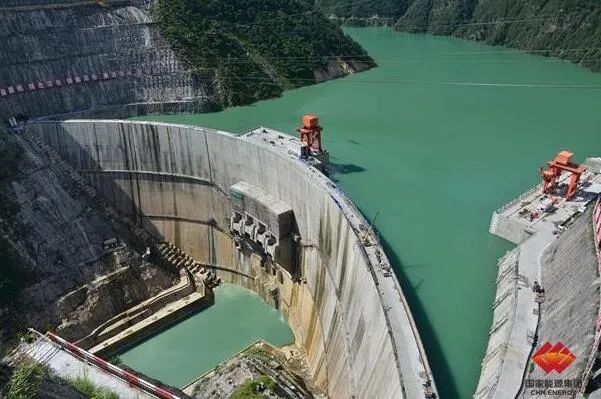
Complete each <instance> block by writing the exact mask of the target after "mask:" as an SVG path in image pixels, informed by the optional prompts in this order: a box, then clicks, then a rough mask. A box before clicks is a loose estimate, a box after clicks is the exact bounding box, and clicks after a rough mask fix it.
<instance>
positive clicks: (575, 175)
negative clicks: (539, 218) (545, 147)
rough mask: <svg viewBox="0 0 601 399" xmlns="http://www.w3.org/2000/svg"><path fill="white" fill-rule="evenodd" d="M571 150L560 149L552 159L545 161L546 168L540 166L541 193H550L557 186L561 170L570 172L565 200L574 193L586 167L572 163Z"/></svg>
mask: <svg viewBox="0 0 601 399" xmlns="http://www.w3.org/2000/svg"><path fill="white" fill-rule="evenodd" d="M573 156H574V153H573V152H570V151H565V150H564V151H561V152H560V153H558V154H557V155H556V156H555V158H554V159H553V160H552V161H549V162H547V165H548V166H549V169H548V170H544V169H543V168H542V167H541V168H540V175H541V177H542V179H543V193H545V194H547V193H551V192H552V191H553V190H554V189H555V187H556V186H557V180H558V179H559V177H560V176H561V174H562V173H563V172H569V173H571V174H572V177H571V178H570V184H569V186H568V191H567V192H566V200H568V201H569V200H571V199H572V198H574V196H575V195H576V189H577V187H578V181H579V180H580V176H582V174H583V173H584V172H585V171H586V167H585V166H583V165H579V164H576V163H572V157H573Z"/></svg>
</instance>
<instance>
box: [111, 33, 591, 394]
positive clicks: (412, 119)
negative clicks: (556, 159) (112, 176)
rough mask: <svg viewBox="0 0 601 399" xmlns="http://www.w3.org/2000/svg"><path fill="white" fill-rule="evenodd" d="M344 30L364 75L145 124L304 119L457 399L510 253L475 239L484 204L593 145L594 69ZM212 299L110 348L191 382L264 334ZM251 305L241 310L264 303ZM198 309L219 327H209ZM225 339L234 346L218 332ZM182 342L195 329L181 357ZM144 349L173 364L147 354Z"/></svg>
mask: <svg viewBox="0 0 601 399" xmlns="http://www.w3.org/2000/svg"><path fill="white" fill-rule="evenodd" d="M347 32H348V33H349V34H350V35H351V36H352V37H353V38H355V39H356V40H357V41H358V42H360V43H361V44H362V45H363V46H364V47H365V48H366V49H367V51H368V52H369V54H370V55H371V56H372V57H373V58H374V59H375V61H376V62H377V63H378V65H379V67H378V68H374V69H372V70H370V71H367V72H363V73H359V74H355V75H352V76H349V77H347V78H344V79H339V80H335V81H330V82H326V83H323V84H319V85H315V86H311V87H305V88H301V89H297V90H292V91H289V92H286V93H285V94H284V95H283V96H282V97H281V98H278V99H274V100H268V101H262V102H259V103H256V104H253V105H250V106H246V107H238V108H231V109H228V110H226V111H224V112H220V113H214V114H202V115H178V116H175V115H174V116H160V117H157V116H153V117H149V118H148V119H152V120H159V121H169V122H176V123H184V124H196V125H201V126H207V127H213V128H219V129H223V130H229V131H233V132H239V133H241V132H245V131H248V130H250V129H251V128H254V127H256V126H258V125H263V126H268V127H271V128H274V129H277V130H281V131H284V132H288V133H290V134H295V129H296V128H297V127H298V126H299V124H300V118H301V116H302V115H303V114H306V113H315V114H317V115H319V117H320V122H321V125H322V126H323V127H324V133H323V135H324V144H325V147H326V148H327V149H328V150H329V151H330V154H331V160H332V164H333V167H332V177H333V178H334V179H335V180H336V182H337V183H338V184H339V185H340V186H341V187H342V188H343V189H344V190H345V191H346V192H347V193H348V194H349V196H350V197H351V198H352V199H353V200H354V201H355V202H356V203H357V204H358V205H359V207H360V208H361V210H362V211H363V212H364V213H365V215H366V216H367V217H368V218H370V219H371V218H373V217H374V216H375V215H376V213H378V214H379V216H378V218H377V220H376V222H375V225H376V229H377V230H378V232H379V233H380V235H381V237H382V238H383V240H384V241H385V243H386V246H387V248H386V249H387V252H388V255H389V256H390V258H391V260H392V261H393V262H394V267H395V271H396V273H397V275H398V277H399V280H400V282H401V284H402V285H403V289H404V291H405V294H406V295H407V297H408V299H409V301H410V305H411V309H412V312H413V315H414V317H415V319H416V322H417V324H418V327H419V329H420V333H421V336H422V339H423V340H424V344H425V346H426V351H427V353H428V356H429V360H430V363H431V365H432V368H433V370H434V374H435V378H436V382H437V385H438V388H439V391H440V394H441V397H443V398H469V397H471V396H472V394H473V392H474V389H475V386H476V383H477V380H478V376H479V372H480V362H481V360H482V357H483V353H484V350H485V347H486V343H487V339H488V331H489V328H490V327H491V325H490V324H491V317H492V302H493V297H494V295H495V284H494V281H495V276H496V261H497V259H498V258H499V257H501V256H502V255H503V254H504V252H505V251H507V250H508V249H510V248H511V246H510V244H509V243H507V242H504V241H503V240H501V239H499V238H496V237H493V236H492V235H490V234H489V233H488V225H489V222H490V216H491V213H492V211H493V210H494V209H495V208H498V207H499V206H501V205H502V204H504V203H505V202H506V201H508V200H510V199H512V198H514V197H515V196H517V195H518V194H519V193H521V192H523V191H525V190H527V189H528V188H529V187H530V186H532V185H534V184H535V183H537V181H538V179H539V177H538V168H539V167H540V166H541V165H543V164H544V163H545V162H546V161H547V160H550V159H551V158H552V157H553V156H554V155H555V154H556V153H557V152H558V151H559V150H562V149H569V150H571V151H573V152H575V153H576V157H577V159H576V161H581V160H582V159H583V158H584V157H586V156H592V155H598V154H600V153H601V112H599V105H600V104H601V75H599V74H593V73H591V72H589V71H587V70H585V69H582V68H580V67H577V66H574V65H571V64H570V63H568V62H564V61H560V60H555V59H548V58H543V57H538V56H533V55H528V54H524V53H521V52H516V51H515V50H507V49H503V48H498V47H489V46H484V45H481V44H477V43H471V42H466V41H462V40H457V39H452V38H444V37H432V36H425V35H410V34H403V33H398V32H394V31H393V30H391V29H382V28H353V29H347ZM226 289H227V288H226ZM220 295H221V294H220V293H218V294H217V302H218V303H217V305H216V306H215V307H213V308H212V309H209V310H207V311H205V312H202V313H199V314H197V315H196V316H194V317H192V318H190V319H188V320H186V321H185V322H184V323H180V324H178V325H177V326H176V327H174V328H171V329H169V330H167V331H166V332H165V333H163V334H161V335H159V336H156V337H155V338H153V339H151V340H148V341H146V342H145V343H144V344H142V345H140V346H138V347H136V348H133V349H132V350H130V351H129V352H127V353H125V354H124V355H123V356H122V358H123V360H124V361H125V363H127V364H129V365H130V366H132V367H136V365H137V364H141V365H142V366H145V367H140V370H141V371H143V372H147V373H149V374H151V375H153V376H154V377H156V378H159V379H164V380H165V382H171V383H173V384H175V385H180V384H182V383H185V382H187V381H188V380H189V379H192V378H194V377H195V375H192V374H193V373H191V375H190V376H185V378H184V377H183V375H184V373H187V372H188V371H189V370H190V368H191V367H192V366H193V367H194V368H197V369H198V370H199V373H200V372H202V370H206V369H207V368H210V367H212V366H214V365H215V364H216V362H217V361H218V360H219V359H221V358H225V357H227V356H229V355H232V354H234V353H235V352H237V351H238V350H240V349H242V347H244V346H245V345H247V344H248V343H250V342H251V341H252V339H249V337H248V334H251V335H252V336H253V337H255V338H259V337H260V338H265V339H267V340H271V339H274V338H273V336H269V334H267V333H266V332H264V331H260V330H253V331H252V332H250V329H245V328H236V327H235V326H237V325H238V324H237V323H242V321H241V320H240V316H241V314H243V313H244V312H249V310H248V309H246V310H244V311H243V312H242V311H241V310H240V309H239V308H238V307H237V306H231V307H227V306H223V307H220V305H219V296H220ZM261 309H263V308H259V307H258V305H257V308H256V309H255V310H254V311H257V312H258V313H257V314H256V315H254V314H253V317H257V318H263V317H264V315H263V314H259V313H260V312H268V311H270V310H269V309H266V308H265V309H263V310H261ZM208 312H212V314H214V315H213V316H210V315H211V314H210V313H208ZM227 312H231V313H227ZM207 314H209V316H207ZM268 315H270V316H269V317H271V318H273V320H278V317H279V315H277V313H271V314H269V313H268ZM206 317H214V318H219V319H222V320H221V321H222V322H228V323H230V322H231V323H233V324H231V325H230V326H231V327H226V326H225V325H223V327H219V326H220V324H218V323H208V322H206V321H204V320H205V319H204V318H206ZM265 317H267V316H265ZM230 319H231V320H230ZM197 320H200V321H198V322H197ZM270 323H271V322H270ZM206 326H211V327H212V331H204V329H205V327H206ZM257 327H258V324H253V325H252V328H257ZM219 328H222V329H223V330H219ZM228 328H229V329H228ZM180 334H181V335H180ZM188 334H189V335H188ZM230 334H231V336H232V337H234V338H233V339H237V340H238V343H237V345H234V344H231V342H229V341H228V342H226V340H225V339H224V338H223V337H224V336H226V335H230ZM275 335H276V336H277V338H278V339H281V340H280V341H279V342H278V341H277V340H276V341H272V343H274V344H282V343H286V342H285V341H287V340H288V341H289V337H288V338H287V339H284V338H285V334H280V333H278V334H275ZM182 336H190V337H197V338H195V339H194V340H193V342H194V345H195V352H194V353H195V355H194V356H192V355H191V353H192V352H191V349H190V346H189V345H190V344H189V342H190V341H189V340H188V339H183V338H181V337H182ZM159 353H166V356H167V355H169V356H172V359H173V360H172V363H171V362H168V361H162V360H161V361H158V356H159V355H158V354H159ZM152 354H156V356H157V357H156V360H153V362H150V361H149V359H155V358H153V357H152V356H151V355H152ZM138 356H139V357H138ZM144 356H148V357H146V358H144ZM136 359H137V360H136ZM207 359H209V360H210V361H207ZM136 362H139V363H136ZM152 363H154V364H152ZM150 367H152V368H153V369H150ZM199 373H197V374H199ZM179 375H182V377H181V378H180V377H179ZM170 376H172V377H170ZM176 376H177V377H176ZM189 377H190V378H189Z"/></svg>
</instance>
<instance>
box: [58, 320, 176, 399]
mask: <svg viewBox="0 0 601 399" xmlns="http://www.w3.org/2000/svg"><path fill="white" fill-rule="evenodd" d="M46 337H48V338H49V339H50V340H51V341H52V342H54V343H56V344H57V345H58V346H60V347H61V348H62V349H64V350H66V351H67V352H69V353H71V354H72V355H74V356H76V357H78V358H80V359H82V360H84V361H86V362H88V363H90V364H92V365H94V366H96V367H98V368H100V369H102V370H103V371H105V372H107V373H108V374H111V375H113V376H115V377H117V378H119V379H120V380H123V381H125V382H127V383H128V384H130V385H131V386H134V387H136V388H138V389H140V390H142V391H144V392H147V393H149V394H150V395H152V396H156V397H157V398H160V399H183V398H182V397H180V396H177V395H175V394H173V393H171V392H169V391H167V390H165V389H163V388H160V387H157V386H156V385H153V384H151V383H150V382H148V381H145V380H143V379H142V378H140V377H138V376H136V375H134V374H132V373H130V372H128V371H125V370H122V369H121V368H119V367H117V366H115V365H113V364H111V363H109V362H107V361H105V360H103V359H101V358H99V357H98V356H96V355H93V354H91V353H90V352H88V351H86V350H84V349H81V348H80V347H78V346H77V345H75V344H72V343H71V342H68V341H66V340H64V339H62V338H61V337H59V336H58V335H56V334H53V333H50V332H49V333H46Z"/></svg>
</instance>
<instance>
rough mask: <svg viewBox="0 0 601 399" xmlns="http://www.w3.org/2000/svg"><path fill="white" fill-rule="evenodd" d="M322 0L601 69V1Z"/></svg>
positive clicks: (352, 11) (345, 12)
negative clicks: (358, 0)
mask: <svg viewBox="0 0 601 399" xmlns="http://www.w3.org/2000/svg"><path fill="white" fill-rule="evenodd" d="M346 4H349V1H348V0H317V2H316V5H317V7H320V8H324V7H332V6H340V7H337V8H336V9H332V12H331V13H332V14H335V15H337V16H342V17H349V16H359V17H370V16H373V15H375V14H377V15H379V16H380V17H387V16H391V17H394V18H395V20H396V27H397V29H399V30H403V31H408V32H426V33H432V34H436V35H453V36H458V37H462V38H467V39H471V40H478V41H485V42H487V43H489V44H493V45H506V46H509V47H515V48H519V49H524V50H531V51H535V52H537V53H538V54H542V55H551V56H556V57H561V58H566V59H569V60H571V61H573V62H576V63H579V64H582V65H584V66H586V67H588V68H591V69H593V70H595V71H601V1H599V0H371V1H367V2H361V3H357V2H354V3H353V4H352V5H350V6H346Z"/></svg>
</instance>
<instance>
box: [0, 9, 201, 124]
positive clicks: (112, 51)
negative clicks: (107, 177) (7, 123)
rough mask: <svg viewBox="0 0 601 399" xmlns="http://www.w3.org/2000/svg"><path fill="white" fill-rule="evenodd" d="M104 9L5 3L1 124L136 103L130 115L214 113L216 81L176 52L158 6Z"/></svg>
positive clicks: (0, 40) (0, 43) (0, 26)
mask: <svg viewBox="0 0 601 399" xmlns="http://www.w3.org/2000/svg"><path fill="white" fill-rule="evenodd" d="M103 3H105V4H106V5H105V6H101V5H99V4H96V2H93V1H75V0H70V1H65V0H61V1H55V2H49V1H47V0H44V1H41V0H24V1H18V2H17V1H9V2H6V1H4V2H2V4H1V5H0V53H1V54H2V57H1V58H0V100H1V101H0V119H4V120H6V119H8V118H10V117H17V118H19V119H33V118H38V117H45V116H49V115H59V114H65V113H78V112H84V111H88V112H89V110H94V109H100V110H102V109H105V108H107V107H108V108H111V107H112V106H116V105H123V104H136V106H135V107H132V106H130V108H129V109H128V111H131V112H137V113H146V112H155V111H170V110H172V109H173V110H174V111H182V110H186V111H197V112H200V111H203V110H206V108H207V107H208V105H207V103H208V102H209V101H208V97H209V96H210V95H211V93H210V92H211V89H210V88H209V83H208V80H206V79H205V80H204V81H200V80H199V79H198V78H196V77H195V76H194V75H193V74H192V73H191V72H189V71H188V70H187V69H186V68H185V66H183V65H182V63H181V62H180V60H178V59H177V57H176V56H175V54H174V52H173V51H172V50H171V49H170V48H168V46H167V44H166V43H165V42H164V40H163V39H162V38H161V36H160V34H159V30H158V26H157V25H156V24H155V23H153V22H152V20H151V18H150V15H149V4H150V0H136V1H104V2H103ZM157 103H173V104H177V107H173V106H171V107H170V106H167V107H166V108H161V107H159V106H158V105H157ZM113 115H114V114H113Z"/></svg>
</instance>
